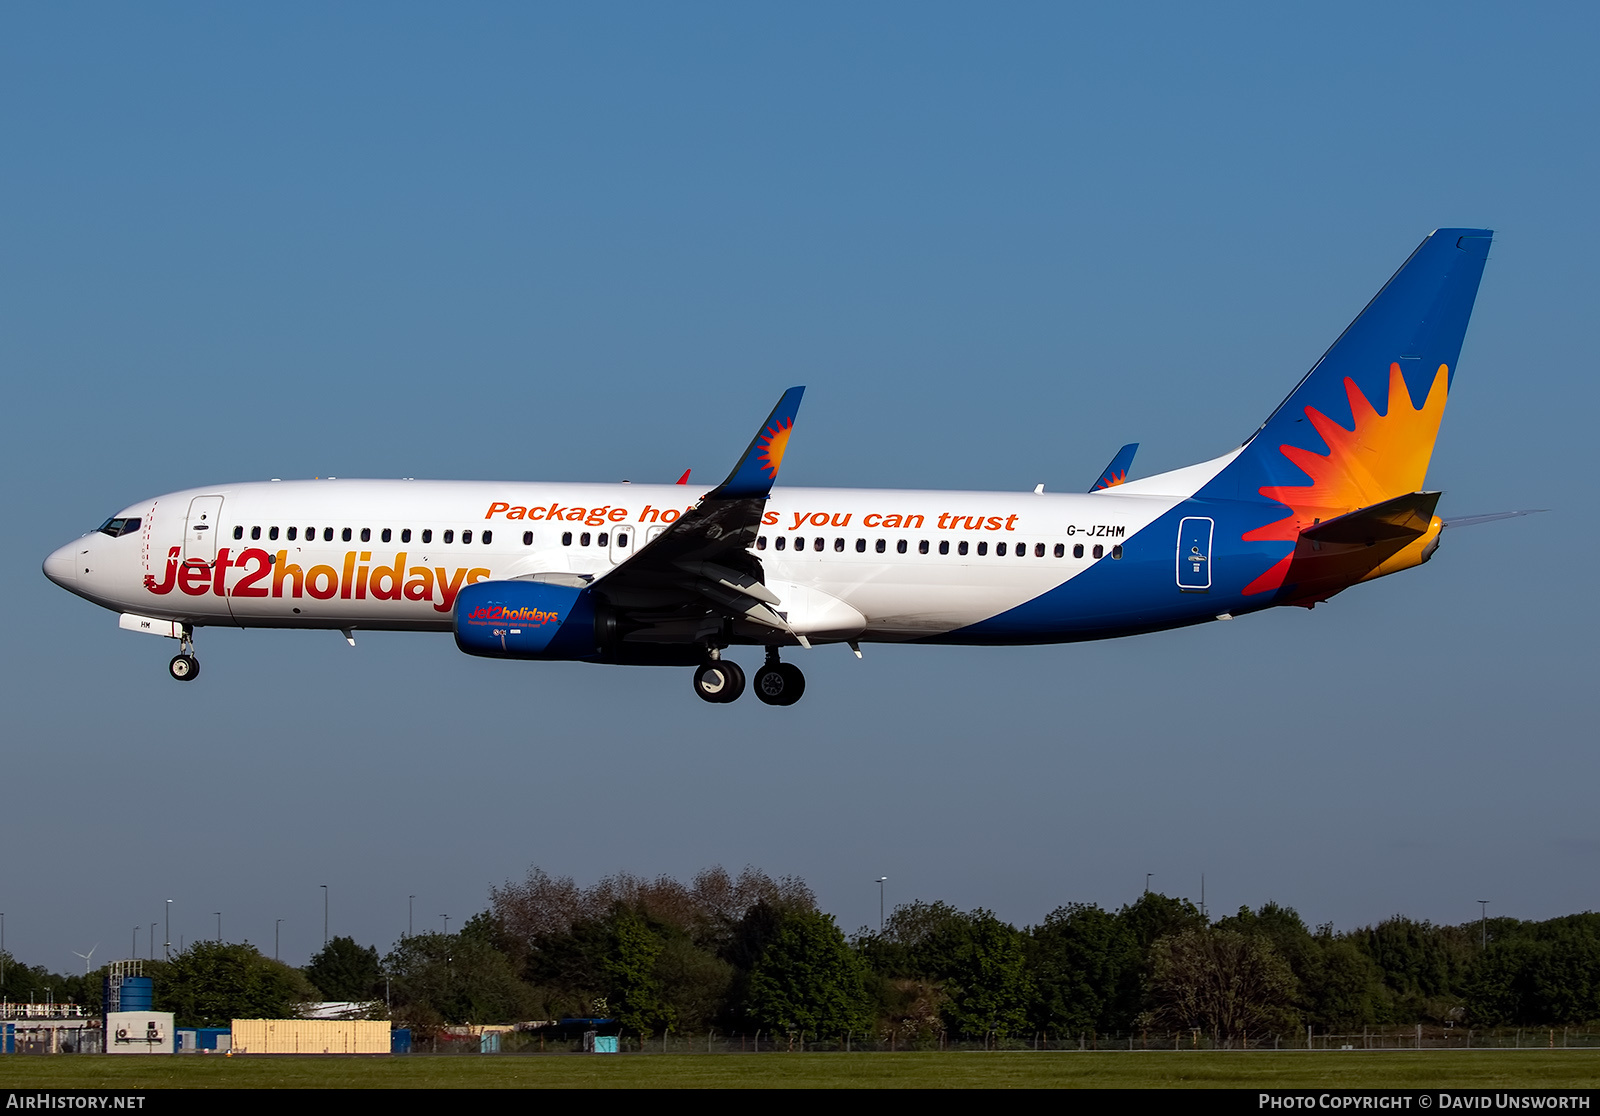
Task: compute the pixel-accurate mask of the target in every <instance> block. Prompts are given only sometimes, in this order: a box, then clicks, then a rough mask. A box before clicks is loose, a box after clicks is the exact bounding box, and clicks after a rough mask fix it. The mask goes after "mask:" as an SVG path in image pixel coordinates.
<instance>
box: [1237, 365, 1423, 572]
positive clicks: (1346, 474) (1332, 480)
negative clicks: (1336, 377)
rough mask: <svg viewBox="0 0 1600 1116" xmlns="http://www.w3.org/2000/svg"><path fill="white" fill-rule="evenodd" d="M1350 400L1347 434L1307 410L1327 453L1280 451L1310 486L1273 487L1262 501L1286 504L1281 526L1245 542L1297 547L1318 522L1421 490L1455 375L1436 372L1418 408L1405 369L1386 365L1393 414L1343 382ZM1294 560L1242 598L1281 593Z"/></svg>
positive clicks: (1266, 528) (1258, 531)
mask: <svg viewBox="0 0 1600 1116" xmlns="http://www.w3.org/2000/svg"><path fill="white" fill-rule="evenodd" d="M1344 388H1345V395H1346V396H1347V397H1348V398H1349V400H1350V415H1351V424H1350V429H1349V430H1346V429H1345V428H1344V427H1342V426H1340V425H1339V424H1338V423H1337V422H1335V421H1334V420H1333V419H1331V418H1329V417H1328V416H1327V415H1325V414H1323V413H1322V412H1321V411H1319V410H1317V409H1316V408H1315V407H1307V408H1306V418H1308V419H1309V420H1311V425H1312V426H1313V427H1315V428H1316V431H1317V433H1318V434H1320V435H1321V436H1322V440H1323V441H1324V442H1326V443H1327V446H1328V452H1327V453H1326V454H1320V453H1314V452H1312V451H1311V450H1306V449H1301V448H1300V447H1299V446H1289V445H1285V446H1279V447H1278V448H1279V450H1280V451H1281V452H1282V453H1283V456H1285V457H1287V458H1288V459H1289V460H1290V461H1292V462H1294V463H1295V465H1297V466H1298V467H1299V468H1300V469H1301V471H1302V472H1304V473H1305V474H1306V476H1308V477H1310V478H1311V483H1310V484H1308V485H1269V486H1267V487H1265V488H1262V489H1261V495H1263V496H1265V497H1266V498H1267V499H1269V500H1275V501H1277V502H1278V503H1280V504H1283V505H1285V506H1286V507H1287V508H1288V509H1289V511H1288V514H1287V515H1285V516H1284V517H1283V518H1282V519H1279V520H1277V521H1275V522H1273V523H1269V524H1267V525H1266V526H1264V527H1258V528H1257V529H1256V530H1254V531H1251V532H1249V533H1248V534H1246V535H1245V536H1244V541H1246V542H1257V541H1262V540H1274V541H1284V542H1293V541H1295V540H1297V539H1298V538H1299V537H1300V532H1301V531H1303V530H1304V529H1305V528H1307V527H1310V526H1312V525H1313V524H1314V523H1317V522H1318V521H1320V520H1324V519H1332V518H1333V517H1334V516H1339V515H1344V514H1345V513H1347V512H1352V511H1357V510H1359V509H1361V508H1366V507H1371V506H1372V505H1373V504H1379V503H1382V502H1383V501H1385V500H1392V499H1394V498H1395V497H1396V496H1403V495H1405V494H1406V493H1408V492H1416V491H1419V490H1420V489H1421V488H1422V484H1423V481H1424V480H1425V479H1426V477H1427V473H1428V460H1429V458H1431V457H1432V456H1433V443H1434V441H1435V440H1436V439H1437V438H1438V436H1439V421H1440V420H1441V419H1442V418H1443V417H1444V405H1445V401H1446V399H1447V397H1448V396H1449V394H1450V369H1449V367H1448V366H1446V365H1443V364H1441V365H1439V371H1438V372H1437V373H1436V374H1435V375H1434V378H1433V384H1432V385H1431V386H1430V387H1429V388H1428V397H1427V398H1426V399H1425V400H1423V402H1422V406H1421V407H1413V406H1412V405H1411V391H1410V389H1409V388H1407V387H1406V381H1405V377H1404V376H1403V375H1401V373H1400V365H1399V364H1398V363H1391V364H1390V365H1389V408H1388V413H1386V414H1381V415H1380V414H1379V413H1378V411H1377V408H1375V407H1374V406H1373V405H1372V404H1371V403H1370V402H1368V401H1367V397H1366V395H1364V394H1363V393H1362V391H1361V389H1360V388H1359V387H1357V386H1356V383H1355V381H1354V380H1352V379H1350V378H1348V377H1346V378H1345V381H1344ZM1291 558H1293V554H1292V553H1291V554H1288V555H1285V556H1284V558H1283V560H1282V561H1280V562H1278V563H1277V564H1276V565H1274V566H1273V567H1272V568H1271V569H1269V570H1267V571H1266V572H1265V573H1264V574H1262V575H1261V576H1260V577H1258V578H1256V579H1255V580H1254V581H1252V582H1251V583H1250V584H1249V585H1246V586H1245V588H1244V591H1245V592H1246V593H1247V594H1249V593H1267V592H1271V591H1273V590H1275V589H1278V588H1280V587H1281V586H1282V585H1283V582H1284V578H1285V576H1286V575H1287V574H1288V572H1289V562H1290V559H1291Z"/></svg>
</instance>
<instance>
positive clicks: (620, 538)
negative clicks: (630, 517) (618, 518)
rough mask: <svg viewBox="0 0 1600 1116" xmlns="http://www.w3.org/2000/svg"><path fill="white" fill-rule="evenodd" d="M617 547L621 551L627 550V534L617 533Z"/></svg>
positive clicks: (624, 532)
mask: <svg viewBox="0 0 1600 1116" xmlns="http://www.w3.org/2000/svg"><path fill="white" fill-rule="evenodd" d="M617 545H618V546H620V547H622V548H623V549H627V546H628V532H626V531H619V532H618V533H617Z"/></svg>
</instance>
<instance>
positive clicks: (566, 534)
mask: <svg viewBox="0 0 1600 1116" xmlns="http://www.w3.org/2000/svg"><path fill="white" fill-rule="evenodd" d="M561 545H562V546H571V545H572V532H571V531H563V532H561Z"/></svg>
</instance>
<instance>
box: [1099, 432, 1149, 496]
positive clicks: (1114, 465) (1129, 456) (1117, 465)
mask: <svg viewBox="0 0 1600 1116" xmlns="http://www.w3.org/2000/svg"><path fill="white" fill-rule="evenodd" d="M1137 452H1139V443H1138V442H1129V443H1128V444H1127V445H1125V446H1123V447H1122V448H1121V449H1119V450H1118V451H1117V456H1115V457H1113V458H1112V459H1111V464H1109V465H1107V466H1106V468H1105V472H1103V473H1101V474H1100V479H1099V480H1097V481H1095V482H1094V487H1093V488H1091V489H1089V491H1090V492H1099V491H1100V490H1101V489H1102V488H1115V487H1116V486H1117V485H1119V484H1121V483H1122V482H1123V481H1125V480H1127V479H1128V469H1129V468H1130V467H1132V465H1133V455H1134V454H1135V453H1137Z"/></svg>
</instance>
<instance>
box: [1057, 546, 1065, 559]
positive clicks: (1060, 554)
mask: <svg viewBox="0 0 1600 1116" xmlns="http://www.w3.org/2000/svg"><path fill="white" fill-rule="evenodd" d="M1066 556H1067V544H1066V543H1056V557H1057V558H1065V557H1066Z"/></svg>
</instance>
